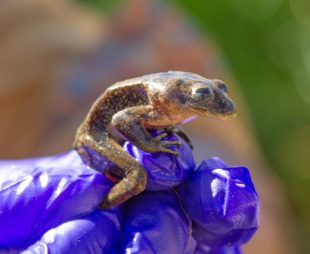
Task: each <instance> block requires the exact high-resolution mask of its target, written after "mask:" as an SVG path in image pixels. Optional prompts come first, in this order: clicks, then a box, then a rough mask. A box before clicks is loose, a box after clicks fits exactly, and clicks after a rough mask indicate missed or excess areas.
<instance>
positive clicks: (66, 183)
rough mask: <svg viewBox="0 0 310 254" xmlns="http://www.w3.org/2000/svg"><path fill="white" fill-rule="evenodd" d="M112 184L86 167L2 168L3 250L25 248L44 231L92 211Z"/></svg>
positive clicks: (0, 222) (0, 236)
mask: <svg viewBox="0 0 310 254" xmlns="http://www.w3.org/2000/svg"><path fill="white" fill-rule="evenodd" d="M110 187H111V183H110V182H109V181H108V180H107V179H106V178H105V177H104V176H103V175H102V174H100V173H98V172H96V171H94V170H92V169H90V168H88V167H86V166H84V167H83V166H81V167H64V168H59V167H55V168H41V167H33V166H32V165H30V164H28V165H27V164H17V165H14V164H12V165H11V167H8V166H7V165H2V166H1V167H0V196H1V199H0V228H1V231H0V248H9V247H14V248H19V247H26V246H29V244H31V243H33V242H34V241H36V240H38V239H39V238H40V237H41V236H42V235H43V233H44V232H46V231H47V230H48V229H50V228H52V227H55V226H57V225H59V224H61V223H63V222H64V221H67V220H69V219H71V218H73V217H76V216H80V215H82V214H87V213H90V212H91V211H93V210H94V209H95V208H96V206H97V205H98V203H99V202H100V201H101V200H102V198H103V197H104V196H105V195H106V194H107V192H108V191H109V189H110Z"/></svg>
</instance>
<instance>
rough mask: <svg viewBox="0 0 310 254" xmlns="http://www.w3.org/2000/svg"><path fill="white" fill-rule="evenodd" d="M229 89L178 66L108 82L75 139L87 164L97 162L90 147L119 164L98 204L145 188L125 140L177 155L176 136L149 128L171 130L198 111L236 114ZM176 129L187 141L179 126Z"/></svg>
mask: <svg viewBox="0 0 310 254" xmlns="http://www.w3.org/2000/svg"><path fill="white" fill-rule="evenodd" d="M227 92H228V91H227V86H226V84H225V83H224V82H222V81H220V80H218V79H213V80H210V79H206V78H204V77H202V76H200V75H197V74H194V73H189V72H180V71H169V72H162V73H157V74H149V75H145V76H142V77H138V78H134V79H129V80H125V81H122V82H117V83H115V84H114V85H112V86H110V87H109V88H108V89H107V90H106V91H105V92H104V93H103V94H102V95H101V96H100V97H99V98H98V99H97V100H96V101H95V103H94V104H93V106H92V107H91V109H90V111H89V113H88V115H87V116H86V118H85V120H84V121H83V122H82V124H81V125H80V127H79V129H78V131H77V134H76V138H75V142H74V148H75V149H76V150H77V151H78V153H79V154H80V156H81V158H82V159H83V160H84V162H85V163H86V164H87V165H90V166H93V167H96V166H95V165H92V162H91V160H92V158H91V156H92V155H91V154H90V152H89V148H90V149H92V150H93V151H96V152H97V153H98V154H100V155H102V156H104V157H105V158H107V159H108V160H109V161H111V162H113V163H114V164H115V165H117V168H116V167H115V168H114V169H112V173H113V171H114V173H115V175H118V176H120V177H121V179H120V181H119V182H117V183H116V184H115V185H114V186H113V187H112V189H111V190H110V192H109V193H108V195H107V196H106V197H105V199H104V200H103V202H102V203H101V204H100V207H101V208H109V207H112V206H115V205H118V204H120V203H122V202H124V201H126V200H127V199H129V198H130V197H132V196H134V195H137V194H138V193H140V192H142V191H143V190H144V189H145V186H146V183H147V173H146V171H145V169H144V168H143V167H142V166H141V165H140V164H139V163H138V162H137V161H136V160H135V159H134V158H133V157H131V156H130V155H129V154H128V153H126V152H125V151H124V150H123V148H122V142H123V140H127V141H129V142H131V143H132V144H134V145H135V146H137V147H139V148H141V149H142V150H144V151H147V152H151V153H153V152H164V153H170V154H174V155H178V152H177V151H175V150H173V149H171V146H178V147H179V146H180V143H179V142H178V141H169V140H163V138H165V137H166V136H167V132H164V133H162V134H160V135H158V136H157V137H153V136H151V135H150V133H149V132H148V130H147V129H149V128H164V129H166V130H167V129H170V130H171V127H174V126H178V125H179V124H181V123H185V122H187V121H189V120H191V119H193V118H194V117H196V116H206V117H211V118H216V119H229V118H231V117H232V116H234V115H235V106H234V103H233V102H232V100H230V99H229V98H228V96H227ZM177 132H178V133H180V134H181V136H182V137H184V138H185V140H186V141H187V142H189V143H190V139H189V138H188V136H187V135H186V133H185V132H183V131H182V129H180V128H178V129H177ZM190 144H191V143H190Z"/></svg>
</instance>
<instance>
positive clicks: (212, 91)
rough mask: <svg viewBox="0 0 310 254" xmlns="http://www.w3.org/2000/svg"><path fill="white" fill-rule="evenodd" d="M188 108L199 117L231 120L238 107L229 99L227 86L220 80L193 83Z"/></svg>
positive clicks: (190, 87) (190, 88)
mask: <svg viewBox="0 0 310 254" xmlns="http://www.w3.org/2000/svg"><path fill="white" fill-rule="evenodd" d="M188 88H189V91H188V92H189V95H190V96H189V98H188V101H187V104H188V106H190V108H192V109H193V110H194V111H195V112H197V115H201V116H208V117H212V118H218V119H230V118H232V117H234V116H235V113H236V107H235V104H234V102H233V101H232V100H231V99H230V98H229V97H228V87H227V85H226V84H225V83H224V82H223V81H221V80H218V79H215V80H206V82H191V85H190V86H189V87H188Z"/></svg>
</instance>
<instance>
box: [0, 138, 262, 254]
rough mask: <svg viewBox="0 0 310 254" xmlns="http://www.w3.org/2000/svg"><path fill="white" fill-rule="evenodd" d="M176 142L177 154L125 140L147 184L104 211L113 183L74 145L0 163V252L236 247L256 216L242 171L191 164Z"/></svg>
mask: <svg viewBox="0 0 310 254" xmlns="http://www.w3.org/2000/svg"><path fill="white" fill-rule="evenodd" d="M168 138H169V139H179V137H177V136H176V135H171V136H170V137H168ZM179 140H180V139H179ZM181 142H182V147H181V153H180V156H179V157H174V156H172V155H168V154H161V153H160V154H148V153H145V152H143V151H140V150H139V149H137V148H135V147H133V146H132V145H131V144H129V143H127V144H125V145H124V149H125V150H126V151H128V152H129V153H130V154H131V155H133V156H134V157H136V158H137V159H138V160H139V161H140V163H141V164H142V165H143V166H144V167H145V168H146V169H147V170H148V174H149V182H148V189H149V190H148V191H145V192H144V193H142V194H140V195H138V196H136V197H134V198H132V199H130V200H129V201H127V202H126V203H124V204H122V205H121V206H119V207H116V208H113V209H110V210H98V209H96V207H97V205H98V204H99V202H100V201H101V200H102V199H103V198H104V196H105V195H106V194H107V193H108V191H109V189H110V188H111V186H112V183H111V182H110V181H109V180H108V179H107V178H106V177H105V176H104V175H103V174H101V173H99V172H97V171H95V170H93V169H90V168H88V167H86V166H85V165H84V164H83V162H82V161H81V160H80V157H79V156H78V154H77V153H76V152H75V151H71V152H68V153H64V154H62V155H57V156H52V157H45V158H34V159H26V160H15V161H1V162H0V249H1V250H2V252H1V251H0V253H20V252H22V253H112V254H114V253H172V254H174V253H175V254H177V253H218V254H220V253H221V254H222V253H240V249H239V247H238V245H239V244H243V243H244V242H245V241H247V240H248V239H249V238H250V236H251V235H252V234H253V232H254V231H255V229H256V228H257V218H258V210H257V207H258V200H257V194H256V192H255V190H254V187H253V184H252V182H251V180H250V177H249V174H248V171H247V170H246V169H245V168H243V169H242V170H240V169H238V168H237V169H234V168H229V167H227V166H226V165H224V163H223V162H221V161H220V160H216V159H213V160H209V161H207V162H204V163H201V164H200V166H198V167H197V169H195V164H194V160H193V157H192V153H191V150H190V148H189V147H188V146H187V144H186V143H185V142H183V141H181ZM217 162H220V163H223V165H220V166H219V164H217ZM206 164H207V165H208V166H205V165H206ZM203 165H204V166H203ZM218 167H220V168H221V167H222V168H223V169H222V171H221V170H217V169H216V168H218ZM235 172H236V173H235ZM225 174H226V175H225ZM224 175H225V176H224ZM182 182H184V183H183V184H181V183H182ZM176 186H178V187H177V189H175V187H176ZM153 190H160V191H153ZM199 199H202V200H204V202H201V203H199ZM212 223H213V224H212ZM216 225H217V226H218V227H216ZM214 228H216V230H214ZM192 229H193V234H191V231H192ZM193 236H194V237H193ZM8 250H9V252H7V251H8Z"/></svg>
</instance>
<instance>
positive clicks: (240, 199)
mask: <svg viewBox="0 0 310 254" xmlns="http://www.w3.org/2000/svg"><path fill="white" fill-rule="evenodd" d="M214 162H215V161H214V160H213V161H212V163H210V162H208V161H207V162H205V161H203V162H202V163H201V164H200V165H199V166H198V168H197V170H196V171H195V172H194V173H193V174H192V176H191V177H190V178H189V179H188V180H187V181H186V182H185V183H184V184H182V185H181V186H180V187H179V189H178V192H179V194H180V196H181V200H182V201H183V203H184V206H185V208H186V211H187V212H188V214H189V216H190V217H191V218H192V219H193V220H194V221H195V224H196V225H195V226H194V227H193V235H194V238H195V239H196V240H197V243H198V245H201V244H203V245H205V246H209V247H212V248H219V247H222V246H226V245H227V246H231V245H236V244H237V245H239V244H243V243H245V242H247V241H248V240H249V239H250V238H251V237H252V235H253V234H254V232H255V231H256V230H257V228H258V219H259V201H258V196H257V193H256V191H255V188H254V185H253V183H252V181H251V178H250V174H249V171H248V169H247V168H245V167H226V168H221V166H222V165H223V164H222V163H219V164H217V163H214ZM217 165H218V166H219V167H216V166H217Z"/></svg>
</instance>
